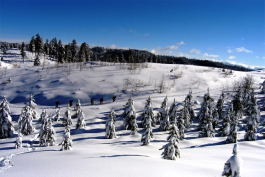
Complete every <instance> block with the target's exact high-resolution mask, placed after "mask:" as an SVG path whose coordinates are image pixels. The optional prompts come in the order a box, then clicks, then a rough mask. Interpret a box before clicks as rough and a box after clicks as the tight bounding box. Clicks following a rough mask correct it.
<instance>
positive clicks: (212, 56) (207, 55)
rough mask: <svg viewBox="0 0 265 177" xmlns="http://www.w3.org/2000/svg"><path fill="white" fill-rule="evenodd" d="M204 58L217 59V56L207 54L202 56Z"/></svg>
mask: <svg viewBox="0 0 265 177" xmlns="http://www.w3.org/2000/svg"><path fill="white" fill-rule="evenodd" d="M203 56H204V57H211V58H217V57H219V55H209V54H208V53H205V54H203Z"/></svg>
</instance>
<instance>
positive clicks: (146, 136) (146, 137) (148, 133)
mask: <svg viewBox="0 0 265 177" xmlns="http://www.w3.org/2000/svg"><path fill="white" fill-rule="evenodd" d="M145 127H146V128H145V131H144V133H143V135H142V138H141V141H142V142H143V146H144V145H148V144H149V143H150V141H151V140H152V139H153V138H154V134H153V131H152V120H151V118H150V116H149V118H148V119H147V120H146V122H145Z"/></svg>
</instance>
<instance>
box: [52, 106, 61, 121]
mask: <svg viewBox="0 0 265 177" xmlns="http://www.w3.org/2000/svg"><path fill="white" fill-rule="evenodd" d="M53 120H54V121H55V122H58V121H60V109H59V108H57V109H56V113H55V116H54V117H53Z"/></svg>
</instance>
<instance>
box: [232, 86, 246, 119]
mask: <svg viewBox="0 0 265 177" xmlns="http://www.w3.org/2000/svg"><path fill="white" fill-rule="evenodd" d="M232 104H233V110H234V113H235V115H236V116H237V117H238V118H239V119H240V118H242V116H243V110H244V105H243V100H242V91H241V88H239V89H238V91H237V93H236V95H235V96H234V98H233V100H232Z"/></svg>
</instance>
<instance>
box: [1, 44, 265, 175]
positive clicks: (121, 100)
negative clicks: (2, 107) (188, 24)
mask: <svg viewBox="0 0 265 177" xmlns="http://www.w3.org/2000/svg"><path fill="white" fill-rule="evenodd" d="M7 53H8V54H7V55H3V54H2V53H0V56H4V57H3V58H4V59H3V61H1V65H0V78H1V84H0V95H1V96H2V95H5V96H6V98H7V100H8V101H9V102H10V109H11V112H12V113H11V116H12V120H13V123H14V126H15V129H16V130H18V123H17V121H18V119H19V116H20V113H21V109H22V107H23V106H24V105H25V103H26V102H28V101H29V96H30V94H32V95H33V97H34V99H35V101H36V103H37V105H38V107H37V111H38V113H39V114H41V111H42V109H43V108H45V109H46V110H47V112H48V114H55V108H54V107H55V102H56V101H60V105H59V107H60V113H61V120H62V119H63V117H64V112H65V111H66V108H67V105H68V102H69V100H73V103H74V104H75V103H76V102H77V100H78V99H80V101H81V104H82V110H83V111H84V114H85V121H86V129H79V130H76V129H75V125H76V122H77V120H76V119H73V125H72V126H71V139H72V141H73V150H72V151H59V149H60V146H58V144H59V143H61V141H62V139H63V135H64V127H63V126H62V125H61V123H60V122H55V123H54V124H53V126H54V128H55V130H56V138H57V140H56V144H57V145H55V146H50V147H40V146H39V141H38V139H37V138H36V137H37V136H38V134H39V129H40V127H41V124H40V123H38V120H34V121H33V122H34V123H33V124H34V126H35V128H36V131H35V132H34V133H33V134H30V135H27V136H24V137H23V148H20V149H15V148H14V146H15V140H16V136H14V137H11V138H6V139H0V171H1V173H0V174H1V175H2V176H5V177H9V176H12V177H14V176H27V177H30V176H113V177H114V176H132V177H135V176H152V177H154V176H157V177H161V176H183V177H184V176H185V177H187V176H190V177H194V176H203V177H214V176H221V174H222V171H223V168H224V163H225V162H226V161H227V159H229V157H231V156H232V149H233V146H234V144H226V143H225V140H226V137H218V136H216V137H215V138H198V135H199V132H198V131H197V130H196V129H197V127H198V121H197V120H195V121H194V123H193V124H192V125H191V126H190V127H189V128H187V129H186V130H185V139H184V140H180V143H179V147H180V156H181V158H178V159H176V160H175V161H173V160H172V161H171V160H164V159H163V158H161V153H162V151H161V150H159V149H160V148H161V147H162V146H163V145H165V144H166V143H167V141H166V138H167V136H168V131H166V132H161V131H160V130H159V125H157V126H156V127H155V128H153V132H154V139H153V140H152V141H151V143H150V144H149V145H148V146H142V142H141V141H140V140H141V134H142V133H143V129H142V128H139V129H138V130H139V134H138V135H130V131H129V130H123V129H122V124H123V118H122V116H121V114H122V113H123V111H124V108H123V105H124V104H125V103H126V102H127V100H128V99H129V98H130V97H132V98H133V99H134V106H135V110H136V112H137V115H138V118H137V120H138V124H139V123H140V120H141V117H140V114H141V113H142V112H143V109H144V106H145V101H146V99H147V98H148V97H149V96H150V97H151V99H152V103H153V107H154V111H155V115H156V113H157V112H158V109H159V108H160V106H161V103H162V101H163V100H164V98H165V96H168V106H170V105H171V103H172V102H173V100H174V99H175V100H176V102H178V104H179V107H180V108H181V104H182V102H183V101H184V99H185V97H186V95H187V94H188V93H189V90H190V89H192V92H193V100H194V102H195V105H194V107H193V108H194V110H195V113H198V111H199V109H200V107H201V105H200V104H201V103H202V101H203V96H204V94H205V93H207V89H208V88H209V89H210V94H211V96H212V97H213V98H214V99H215V103H216V101H217V99H218V98H219V96H220V94H221V93H222V91H223V90H224V91H225V94H226V100H225V103H227V102H229V101H230V99H231V94H232V92H231V91H232V87H231V86H232V85H233V83H234V82H235V81H237V80H239V79H242V78H243V77H244V76H246V75H247V74H251V75H252V76H253V77H254V79H255V81H256V85H255V88H256V90H255V93H256V97H257V98H258V103H259V104H261V99H263V98H264V95H262V94H260V89H259V87H260V85H261V83H262V82H263V80H264V78H265V71H264V70H263V71H253V72H248V73H247V72H239V71H233V75H230V76H225V75H224V74H223V72H222V71H221V69H218V68H209V67H199V66H190V65H173V64H172V65H169V64H154V63H148V64H146V66H145V67H142V68H141V69H136V70H133V71H132V70H127V69H126V65H124V64H117V63H116V64H115V65H114V64H113V63H110V64H109V63H100V62H90V63H86V64H85V66H80V65H79V64H61V65H57V64H56V62H54V61H52V60H50V59H47V58H46V59H45V60H44V59H43V58H42V60H41V66H39V67H36V66H33V58H34V56H32V54H31V53H27V59H26V60H25V63H23V62H22V59H21V56H20V55H19V53H20V52H19V50H17V49H11V50H8V52H7ZM171 70H173V71H172V72H170V71H171ZM175 76H179V78H177V79H174V78H176V77H175ZM9 78H11V80H12V82H11V83H8V82H7V80H8V79H9ZM162 78H164V79H163V80H164V86H165V88H164V92H163V93H159V89H158V86H159V84H160V83H161V80H162ZM113 95H115V96H116V97H117V98H116V101H115V102H114V103H113V102H112V97H113ZM91 98H95V105H90V99H91ZM100 98H104V104H102V105H101V104H99V99H100ZM0 100H2V97H1V99H0ZM226 106H227V104H226ZM112 108H113V109H114V110H115V112H116V114H117V121H116V128H117V132H116V133H117V138H116V139H105V123H106V119H107V116H108V113H109V112H110V111H111V109H112ZM71 110H72V113H73V107H72V108H71ZM264 118H265V112H264V111H262V112H261V122H262V121H264ZM244 125H245V124H244V123H242V121H240V122H239V131H238V148H239V155H240V156H241V158H242V159H243V164H242V169H241V174H242V177H248V176H255V177H259V176H260V177H262V176H264V174H265V168H264V163H265V148H264V147H265V140H263V138H262V135H261V134H260V133H257V136H258V138H257V140H256V141H252V142H250V141H244V140H243V139H244V134H245V131H244ZM219 128H220V125H219V126H218V127H217V128H216V130H218V129H219ZM261 128H262V126H260V127H259V129H258V132H260V130H261ZM217 133H218V131H216V134H217Z"/></svg>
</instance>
